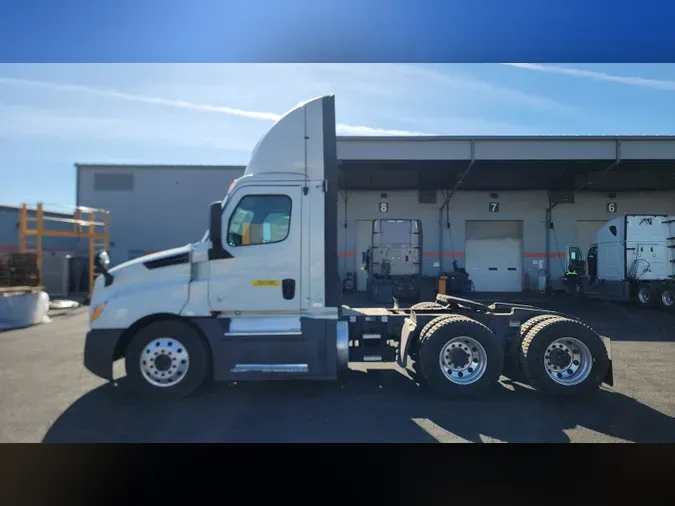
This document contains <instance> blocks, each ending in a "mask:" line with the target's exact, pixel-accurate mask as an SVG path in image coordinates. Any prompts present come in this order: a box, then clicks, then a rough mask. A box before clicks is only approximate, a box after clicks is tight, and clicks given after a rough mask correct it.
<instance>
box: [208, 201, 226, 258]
mask: <svg viewBox="0 0 675 506" xmlns="http://www.w3.org/2000/svg"><path fill="white" fill-rule="evenodd" d="M209 213H210V214H209V237H210V238H211V242H212V243H213V247H214V248H217V247H220V248H222V247H223V203H222V202H221V201H217V202H213V203H211V205H210V206H209Z"/></svg>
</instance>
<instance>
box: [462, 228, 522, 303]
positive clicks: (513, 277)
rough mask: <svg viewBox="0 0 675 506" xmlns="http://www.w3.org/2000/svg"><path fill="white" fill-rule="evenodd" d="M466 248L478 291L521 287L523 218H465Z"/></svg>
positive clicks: (513, 290) (468, 264)
mask: <svg viewBox="0 0 675 506" xmlns="http://www.w3.org/2000/svg"><path fill="white" fill-rule="evenodd" d="M465 248H466V249H465V255H466V260H465V267H466V271H467V273H468V274H469V276H470V278H471V281H473V284H474V288H475V290H476V291H477V292H521V291H522V290H523V223H522V221H467V222H466V246H465Z"/></svg>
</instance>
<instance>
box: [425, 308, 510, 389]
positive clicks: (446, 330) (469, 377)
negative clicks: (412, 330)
mask: <svg viewBox="0 0 675 506" xmlns="http://www.w3.org/2000/svg"><path fill="white" fill-rule="evenodd" d="M434 322H435V323H434V324H433V325H432V326H431V327H430V328H429V330H428V332H427V333H426V334H425V335H424V336H421V338H420V350H419V362H420V371H421V373H422V376H423V377H424V379H425V381H426V383H427V384H428V385H429V386H431V388H433V389H434V390H435V391H436V392H437V393H439V394H440V395H442V396H443V397H456V396H475V395H479V394H482V393H484V392H486V391H487V390H488V389H489V388H490V387H491V386H492V385H494V384H495V383H497V382H498V381H499V377H500V376H501V373H502V368H503V366H504V355H503V350H502V348H501V346H500V345H499V343H498V341H497V338H496V337H495V335H494V334H493V333H492V331H491V330H490V329H489V328H487V327H486V326H485V325H483V324H482V323H480V322H478V321H476V320H473V319H471V318H468V317H466V316H461V315H454V316H442V317H439V318H436V319H435V320H434Z"/></svg>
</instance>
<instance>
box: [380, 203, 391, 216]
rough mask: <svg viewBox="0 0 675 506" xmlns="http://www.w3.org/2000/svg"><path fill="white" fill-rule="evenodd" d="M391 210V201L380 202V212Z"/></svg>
mask: <svg viewBox="0 0 675 506" xmlns="http://www.w3.org/2000/svg"><path fill="white" fill-rule="evenodd" d="M387 211H389V203H387V202H380V212H381V213H386V212H387Z"/></svg>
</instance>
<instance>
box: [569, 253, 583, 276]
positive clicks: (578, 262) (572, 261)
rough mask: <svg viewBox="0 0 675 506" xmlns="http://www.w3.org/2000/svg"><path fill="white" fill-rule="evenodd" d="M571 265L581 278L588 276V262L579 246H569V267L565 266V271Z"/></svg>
mask: <svg viewBox="0 0 675 506" xmlns="http://www.w3.org/2000/svg"><path fill="white" fill-rule="evenodd" d="M570 265H571V266H572V268H573V269H574V270H575V272H576V273H577V274H578V275H579V276H585V275H586V261H585V260H584V254H583V253H582V252H581V248H580V247H579V246H567V265H566V266H565V270H567V268H568V267H569V266H570Z"/></svg>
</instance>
